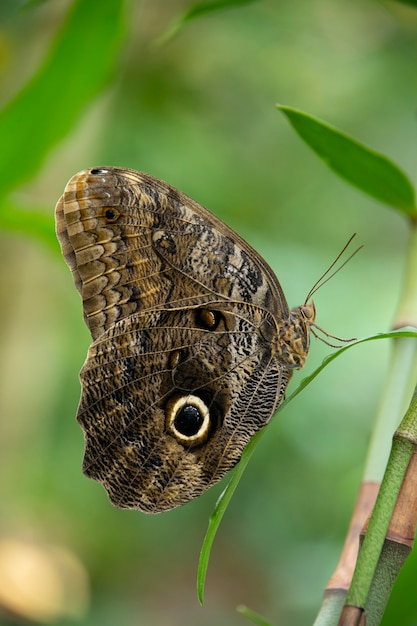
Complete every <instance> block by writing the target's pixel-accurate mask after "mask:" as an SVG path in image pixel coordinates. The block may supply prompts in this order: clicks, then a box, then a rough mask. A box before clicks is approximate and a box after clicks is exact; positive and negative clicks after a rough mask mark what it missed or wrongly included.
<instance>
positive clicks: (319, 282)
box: [305, 233, 363, 348]
mask: <svg viewBox="0 0 417 626" xmlns="http://www.w3.org/2000/svg"><path fill="white" fill-rule="evenodd" d="M354 237H356V233H354V234H353V235H352V236H351V237H350V238H349V240H348V241H347V243H346V244H345V245H344V246H343V248H342V250H341V251H340V252H339V254H338V255H337V257H336V258H335V260H334V261H333V263H332V264H331V265H330V266H329V267H328V268H327V270H326V271H325V272H324V274H322V275H321V276H320V278H319V279H318V280H317V281H316V282H315V283H314V285H313V286H312V288H311V289H310V291H309V293H308V295H307V298H306V299H305V304H307V302H308V301H309V300H310V298H311V297H312V296H313V294H315V293H316V291H318V289H320V287H323V285H325V284H326V283H327V282H328V281H329V280H330V279H331V278H333V276H334V275H335V274H337V272H340V270H341V269H342V268H343V267H344V266H345V265H346V263H349V261H350V260H351V259H352V258H353V257H354V256H355V254H357V253H358V252H359V250H360V249H361V248H363V246H359V247H358V248H356V250H354V252H352V254H351V255H350V256H348V258H347V259H346V260H345V261H343V263H342V265H340V266H339V267H338V268H336V269H335V270H334V271H333V272H332V271H331V270H332V269H333V268H334V266H335V265H336V263H337V262H338V261H339V259H340V258H341V256H342V255H343V253H344V252H345V251H346V249H347V248H348V247H349V245H350V244H351V242H352V240H353V239H354ZM317 331H319V332H320V333H321V334H319V333H318V332H317ZM311 332H312V333H313V335H314V336H315V337H316V338H317V339H320V341H322V342H323V343H325V344H326V345H328V346H330V347H331V348H341V347H342V346H341V345H337V344H333V343H331V342H330V341H327V340H326V339H325V338H324V337H329V338H330V339H336V341H341V342H342V343H351V342H352V341H356V337H352V338H351V339H345V338H344V337H338V336H337V335H332V334H331V333H328V332H327V331H326V330H324V328H321V327H320V326H318V325H317V324H316V323H315V322H313V323H312V324H311ZM322 335H324V337H323V336H322Z"/></svg>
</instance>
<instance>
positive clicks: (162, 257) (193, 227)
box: [56, 168, 288, 339]
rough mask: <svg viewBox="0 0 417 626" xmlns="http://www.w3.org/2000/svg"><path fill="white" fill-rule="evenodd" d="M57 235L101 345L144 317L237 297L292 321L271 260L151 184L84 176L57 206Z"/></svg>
mask: <svg viewBox="0 0 417 626" xmlns="http://www.w3.org/2000/svg"><path fill="white" fill-rule="evenodd" d="M56 224H57V235H58V239H59V241H60V243H61V247H62V251H63V254H64V257H65V259H66V262H67V264H68V265H69V267H70V269H71V270H72V273H73V276H74V281H75V285H76V287H77V289H78V291H79V292H80V294H81V296H82V299H83V308H84V316H85V320H86V323H87V325H88V327H89V328H90V331H91V334H92V336H93V339H96V338H97V337H99V336H100V334H101V333H103V332H104V331H105V330H107V329H108V328H110V327H111V325H112V324H113V323H114V322H115V321H117V320H119V319H123V318H125V317H127V316H128V315H131V314H132V313H135V312H137V311H149V310H154V309H155V308H179V307H186V306H192V305H196V304H203V303H205V302H210V301H212V300H218V299H229V300H230V299H232V300H237V301H244V302H252V303H254V304H258V306H262V307H266V308H268V309H269V310H271V312H272V313H273V314H274V315H275V316H276V317H277V318H281V317H284V318H285V317H288V305H287V303H286V300H285V297H284V294H283V292H282V289H281V287H280V285H279V283H278V281H277V280H276V278H275V276H274V274H273V272H272V270H271V269H270V268H269V267H268V265H267V264H266V263H265V261H264V260H263V259H262V258H261V257H260V256H259V255H258V253H257V252H256V251H255V250H253V248H251V247H250V246H249V245H248V244H247V243H246V242H245V241H244V240H243V239H242V238H241V237H239V235H237V234H236V233H234V232H233V231H232V230H231V229H230V228H229V227H228V226H227V225H226V224H224V223H223V222H222V221H221V220H219V219H218V218H217V217H216V216H214V215H213V214H212V213H210V212H209V211H208V210H207V209H205V208H204V207H202V206H201V205H199V204H198V203H196V202H194V200H192V199H191V198H189V197H188V196H186V195H185V194H182V193H181V192H179V191H178V190H176V189H175V188H174V187H171V186H170V185H168V184H167V183H164V182H162V181H160V180H158V179H156V178H153V177H152V176H149V175H147V174H142V173H140V172H135V171H133V170H127V169H122V168H100V169H99V168H96V169H91V170H84V171H83V172H80V173H79V174H76V175H75V176H73V177H72V178H71V180H70V181H69V182H68V184H67V186H66V189H65V191H64V194H63V196H62V197H61V198H60V200H59V201H58V203H57V207H56Z"/></svg>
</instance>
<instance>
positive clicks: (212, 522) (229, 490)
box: [197, 327, 417, 604]
mask: <svg viewBox="0 0 417 626" xmlns="http://www.w3.org/2000/svg"><path fill="white" fill-rule="evenodd" d="M395 337H413V338H416V337H417V331H416V330H415V329H414V328H411V327H407V328H403V329H400V330H394V331H390V332H388V333H379V334H377V335H372V336H370V337H365V338H363V339H358V340H357V341H354V342H352V343H350V344H349V345H347V346H344V347H343V348H341V349H340V350H337V352H334V353H333V354H330V355H329V356H327V357H326V358H325V359H324V360H323V361H322V363H321V365H320V366H319V367H318V368H317V369H315V370H314V372H313V373H312V374H310V376H307V377H306V378H304V379H303V380H302V381H301V383H300V384H299V385H298V387H297V388H296V389H295V391H293V393H292V394H291V395H290V396H288V397H287V398H286V399H285V400H284V401H283V402H281V404H280V405H279V407H278V410H277V412H278V411H281V410H282V409H283V407H284V406H286V405H287V404H288V402H290V401H291V400H293V399H294V398H295V397H296V396H297V395H298V394H299V393H300V392H301V391H302V390H303V389H305V388H306V387H307V385H309V384H310V383H311V382H312V381H313V380H314V379H315V378H316V376H318V374H319V373H320V372H321V371H322V370H323V369H324V368H325V367H327V365H329V364H330V363H331V362H332V361H334V360H335V359H337V358H338V357H339V356H340V355H341V354H343V352H346V350H349V349H350V348H353V347H354V346H357V345H359V344H362V343H367V342H368V341H375V340H377V339H393V338H395ZM277 412H276V413H277ZM276 413H275V415H276ZM266 431H267V427H265V428H263V429H262V430H260V431H258V432H257V433H256V435H255V436H254V437H253V438H252V439H251V440H250V442H249V443H248V445H247V446H246V448H245V449H244V451H243V454H242V457H241V459H240V461H239V463H238V465H237V466H236V469H235V470H234V472H233V474H232V478H231V479H230V481H229V483H228V485H227V486H226V489H225V490H224V491H223V492H222V494H221V495H220V497H219V499H218V500H217V503H216V506H215V508H214V511H213V513H212V514H211V515H210V518H209V525H208V529H207V532H206V535H205V537H204V540H203V545H202V547H201V552H200V559H199V562H198V572H197V595H198V599H199V601H200V604H203V602H204V587H205V581H206V576H207V569H208V564H209V559H210V552H211V548H212V545H213V543H214V539H215V537H216V533H217V530H218V528H219V526H220V523H221V521H222V519H223V516H224V514H225V512H226V509H227V507H228V506H229V503H230V501H231V499H232V496H233V494H234V492H235V491H236V488H237V486H238V484H239V482H240V479H241V478H242V476H243V473H244V471H245V469H246V467H247V465H248V463H249V460H250V457H251V456H252V454H253V453H254V451H255V448H256V446H257V445H258V443H259V441H260V439H261V438H262V437H263V435H264V433H265V432H266Z"/></svg>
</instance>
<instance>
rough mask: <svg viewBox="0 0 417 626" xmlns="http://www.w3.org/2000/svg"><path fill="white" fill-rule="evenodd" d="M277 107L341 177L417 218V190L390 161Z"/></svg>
mask: <svg viewBox="0 0 417 626" xmlns="http://www.w3.org/2000/svg"><path fill="white" fill-rule="evenodd" d="M277 106H278V109H279V110H280V111H282V112H283V113H284V115H286V117H287V118H288V120H289V122H290V124H291V125H292V127H293V128H294V130H295V131H296V132H297V133H298V134H299V135H300V137H301V138H302V139H303V140H304V141H305V142H306V143H307V145H309V146H310V148H311V149H312V150H314V152H316V153H317V154H318V156H319V157H320V158H321V159H323V161H324V162H325V163H326V164H327V165H328V166H329V167H330V168H331V169H332V170H333V171H335V172H336V173H337V174H339V176H341V177H342V178H344V179H345V180H347V181H348V182H350V183H351V184H352V185H354V186H355V187H358V188H359V189H361V190H362V191H363V192H365V193H367V194H369V195H370V196H372V197H373V198H376V199H377V200H379V201H381V202H383V203H384V204H387V205H389V206H391V207H394V208H396V209H398V210H400V211H402V212H404V213H406V214H407V215H412V216H416V215H417V208H416V202H415V191H414V188H413V186H412V184H411V182H410V180H409V179H408V177H407V176H406V174H405V173H404V172H403V171H402V170H401V169H400V168H399V167H398V166H397V165H396V164H395V163H393V162H392V161H390V159H388V158H387V157H385V156H384V155H382V154H379V153H378V152H375V151H374V150H371V149H370V148H368V147H367V146H365V145H363V144H361V143H359V142H358V141H356V140H355V139H352V137H349V136H348V135H346V134H344V133H342V132H341V131H339V130H337V129H336V128H334V127H332V126H329V125H328V124H325V123H324V122H322V121H320V120H318V119H316V118H314V117H312V116H311V115H307V114H306V113H303V112H302V111H298V110H297V109H293V108H291V107H287V106H281V105H277Z"/></svg>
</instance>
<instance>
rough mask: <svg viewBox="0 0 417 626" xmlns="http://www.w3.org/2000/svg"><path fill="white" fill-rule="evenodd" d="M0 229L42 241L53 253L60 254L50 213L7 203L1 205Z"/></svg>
mask: <svg viewBox="0 0 417 626" xmlns="http://www.w3.org/2000/svg"><path fill="white" fill-rule="evenodd" d="M0 229H1V230H8V231H12V232H17V233H19V234H24V235H28V236H30V237H33V238H34V239H35V240H37V241H42V242H43V243H45V244H46V245H47V247H48V248H49V249H50V250H52V251H53V252H56V253H59V254H60V247H59V244H58V240H57V238H56V235H55V224H54V219H53V216H52V215H51V211H50V210H49V212H48V211H46V210H45V211H43V212H42V211H34V210H26V209H25V208H21V207H17V206H15V205H13V204H11V203H9V202H3V203H2V210H1V211H0Z"/></svg>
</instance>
